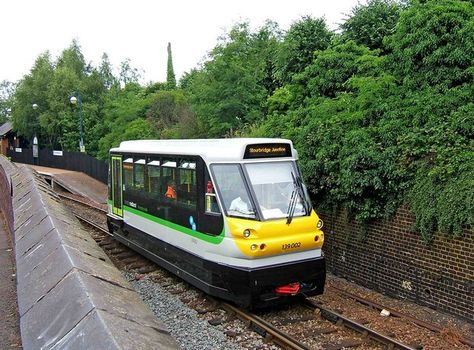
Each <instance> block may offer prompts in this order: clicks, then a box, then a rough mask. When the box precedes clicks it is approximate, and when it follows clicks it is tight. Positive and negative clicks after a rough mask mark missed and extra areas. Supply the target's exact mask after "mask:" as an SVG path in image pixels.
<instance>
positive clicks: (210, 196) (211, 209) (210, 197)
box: [204, 168, 221, 214]
mask: <svg viewBox="0 0 474 350" xmlns="http://www.w3.org/2000/svg"><path fill="white" fill-rule="evenodd" d="M204 181H205V182H204V183H205V184H206V187H205V189H206V192H205V194H204V197H205V212H206V214H220V213H221V210H220V208H219V204H217V196H216V190H215V188H214V184H213V183H212V180H211V177H210V176H209V172H208V171H207V168H206V174H205V177H204Z"/></svg>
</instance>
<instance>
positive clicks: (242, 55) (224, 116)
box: [186, 23, 277, 137]
mask: <svg viewBox="0 0 474 350" xmlns="http://www.w3.org/2000/svg"><path fill="white" fill-rule="evenodd" d="M276 38H277V33H276V30H275V27H274V25H273V24H272V23H267V25H266V26H264V27H262V28H260V29H259V31H257V32H256V33H252V32H251V31H250V28H249V25H248V24H247V23H243V24H239V25H236V26H235V27H234V28H232V30H231V31H230V32H229V34H228V35H227V36H225V37H223V38H221V41H220V43H219V44H218V45H217V46H216V47H215V48H214V49H213V50H212V51H211V53H210V57H209V60H208V61H207V62H205V63H204V65H203V67H202V69H201V70H199V71H197V70H196V71H194V72H193V74H192V76H190V77H187V82H186V84H187V85H188V86H187V93H188V95H189V98H190V102H191V104H192V106H193V110H194V112H195V113H196V115H197V117H198V122H199V125H200V131H198V133H197V135H206V136H208V137H219V136H224V135H226V134H232V131H233V130H235V129H238V128H241V127H242V126H243V125H245V124H251V123H254V122H256V121H260V120H262V119H263V118H264V116H265V102H266V98H267V96H268V86H266V85H265V84H264V82H268V81H272V80H273V77H272V71H271V70H270V71H269V70H268V62H269V61H271V58H272V57H273V53H274V49H275V47H276V44H277V39H276Z"/></svg>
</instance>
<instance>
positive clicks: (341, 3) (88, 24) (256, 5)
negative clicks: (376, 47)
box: [0, 0, 365, 82]
mask: <svg viewBox="0 0 474 350" xmlns="http://www.w3.org/2000/svg"><path fill="white" fill-rule="evenodd" d="M362 2H363V3H365V1H362ZM357 3H358V0H329V1H321V0H233V1H226V0H220V1H219V0H200V1H192V0H167V1H164V0H161V1H159V0H133V1H124V0H95V1H92V0H82V1H80V0H76V1H67V0H41V1H39V0H0V50H1V51H0V81H2V80H9V81H17V80H19V79H21V78H22V77H23V76H24V75H25V74H28V73H29V72H30V69H31V67H32V66H33V63H34V61H35V59H36V58H37V57H38V55H39V54H41V53H42V52H44V51H46V50H49V51H50V52H51V56H52V59H53V60H55V59H56V58H57V56H58V55H59V54H60V53H61V51H62V50H63V49H65V48H67V47H69V45H70V44H71V42H72V40H73V39H78V41H79V44H80V45H81V49H82V53H83V54H84V56H85V59H86V61H87V62H91V63H92V64H93V65H94V66H97V65H98V63H99V62H100V59H101V56H102V53H104V52H106V53H107V54H108V55H109V59H110V61H111V63H112V64H113V66H114V68H115V69H118V67H119V65H120V62H122V61H124V60H125V59H127V58H129V59H130V60H131V65H132V66H133V67H135V68H138V69H140V70H142V78H143V81H144V82H148V81H165V80H166V62H167V51H166V47H167V44H168V42H171V48H172V54H173V66H174V71H175V74H176V78H177V79H179V78H180V77H181V76H182V74H183V73H184V72H188V71H190V70H191V69H192V68H194V67H196V66H197V65H198V64H199V62H200V61H202V59H203V58H204V56H205V55H206V53H207V52H208V51H210V50H211V49H212V48H213V47H214V46H215V45H216V43H217V38H218V37H219V36H221V35H222V34H223V33H225V31H227V30H229V29H230V28H231V27H232V25H233V24H235V23H238V22H241V21H243V20H249V21H250V24H251V26H252V28H254V29H255V28H258V27H260V26H261V25H262V24H263V23H264V22H265V20H266V19H271V20H273V21H275V22H277V23H278V24H279V26H280V28H281V29H283V30H286V29H288V28H289V26H290V25H291V24H292V23H293V22H295V21H297V20H298V19H299V18H300V17H301V16H304V15H311V16H313V17H315V18H317V17H322V16H324V17H325V18H326V22H327V23H328V25H329V27H330V28H331V29H336V28H337V25H338V24H339V23H341V22H342V21H343V19H344V18H345V17H346V16H345V15H346V14H349V13H350V12H351V9H352V8H353V7H354V6H355V5H356V4H357Z"/></svg>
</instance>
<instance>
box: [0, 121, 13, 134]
mask: <svg viewBox="0 0 474 350" xmlns="http://www.w3.org/2000/svg"><path fill="white" fill-rule="evenodd" d="M12 130H13V124H12V123H11V122H6V123H3V124H2V125H0V137H2V136H5V135H6V134H8V133H9V132H10V131H12Z"/></svg>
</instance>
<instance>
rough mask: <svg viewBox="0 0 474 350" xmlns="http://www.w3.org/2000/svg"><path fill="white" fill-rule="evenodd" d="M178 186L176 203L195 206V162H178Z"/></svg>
mask: <svg viewBox="0 0 474 350" xmlns="http://www.w3.org/2000/svg"><path fill="white" fill-rule="evenodd" d="M178 172H179V175H178V179H179V184H178V186H177V191H178V202H180V203H183V204H186V205H189V206H193V207H195V206H196V191H197V190H196V162H195V161H194V160H189V159H188V160H180V162H179V167H178Z"/></svg>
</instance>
